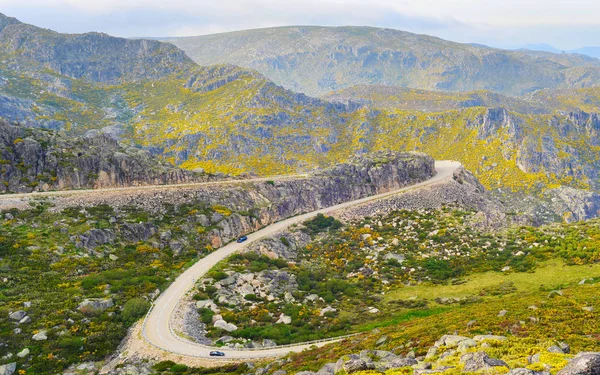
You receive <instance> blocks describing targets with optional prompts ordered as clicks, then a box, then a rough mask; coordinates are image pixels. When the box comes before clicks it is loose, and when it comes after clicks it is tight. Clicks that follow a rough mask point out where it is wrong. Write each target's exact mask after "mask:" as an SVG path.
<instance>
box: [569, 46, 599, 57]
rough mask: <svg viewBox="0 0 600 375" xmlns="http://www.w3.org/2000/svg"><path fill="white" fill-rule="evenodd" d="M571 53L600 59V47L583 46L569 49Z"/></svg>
mask: <svg viewBox="0 0 600 375" xmlns="http://www.w3.org/2000/svg"><path fill="white" fill-rule="evenodd" d="M569 52H570V53H580V54H582V55H587V56H591V57H595V58H597V59H600V47H582V48H577V49H574V50H571V51H569Z"/></svg>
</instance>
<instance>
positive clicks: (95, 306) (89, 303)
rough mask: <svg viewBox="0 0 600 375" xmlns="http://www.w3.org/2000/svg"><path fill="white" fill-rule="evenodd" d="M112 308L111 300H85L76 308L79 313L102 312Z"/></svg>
mask: <svg viewBox="0 0 600 375" xmlns="http://www.w3.org/2000/svg"><path fill="white" fill-rule="evenodd" d="M113 306H114V302H113V300H112V298H107V299H102V298H87V299H85V300H83V302H81V303H80V304H79V306H77V309H78V310H79V311H87V310H92V311H104V310H106V309H109V308H111V307H113Z"/></svg>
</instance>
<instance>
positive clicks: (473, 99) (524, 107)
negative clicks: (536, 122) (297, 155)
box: [322, 86, 553, 114]
mask: <svg viewBox="0 0 600 375" xmlns="http://www.w3.org/2000/svg"><path fill="white" fill-rule="evenodd" d="M322 98H323V99H325V100H329V101H332V102H336V103H351V102H354V103H359V104H361V105H364V106H368V107H372V108H381V109H404V110H417V111H425V112H442V111H448V110H453V109H461V108H470V107H489V108H506V109H508V110H511V111H514V112H518V113H538V114H539V113H551V112H553V110H552V109H551V108H546V107H543V106H541V105H537V104H536V103H535V102H529V101H526V100H523V99H518V98H514V97H510V96H505V95H501V94H496V93H494V92H491V91H472V92H456V93H454V92H453V93H450V92H444V91H428V90H418V89H409V88H405V87H398V86H351V87H348V88H345V89H341V90H337V91H333V92H330V93H328V94H326V95H324V96H323V97H322Z"/></svg>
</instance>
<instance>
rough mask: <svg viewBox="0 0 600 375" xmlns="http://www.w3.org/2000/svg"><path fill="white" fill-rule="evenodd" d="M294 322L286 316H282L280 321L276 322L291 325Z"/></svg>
mask: <svg viewBox="0 0 600 375" xmlns="http://www.w3.org/2000/svg"><path fill="white" fill-rule="evenodd" d="M291 322H292V317H291V316H287V315H285V314H283V313H282V314H281V315H280V316H279V319H278V320H277V321H276V322H275V323H276V324H290V323H291Z"/></svg>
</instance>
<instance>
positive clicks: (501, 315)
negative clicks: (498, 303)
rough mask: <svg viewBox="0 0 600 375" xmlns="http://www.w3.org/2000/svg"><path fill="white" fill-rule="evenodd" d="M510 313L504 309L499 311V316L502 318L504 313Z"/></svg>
mask: <svg viewBox="0 0 600 375" xmlns="http://www.w3.org/2000/svg"><path fill="white" fill-rule="evenodd" d="M507 313H508V310H502V311H500V312H499V313H498V318H502V317H503V316H504V315H506V314H507Z"/></svg>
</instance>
